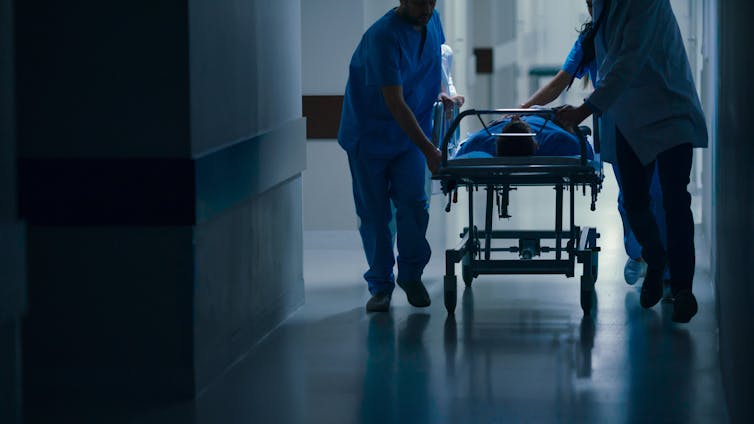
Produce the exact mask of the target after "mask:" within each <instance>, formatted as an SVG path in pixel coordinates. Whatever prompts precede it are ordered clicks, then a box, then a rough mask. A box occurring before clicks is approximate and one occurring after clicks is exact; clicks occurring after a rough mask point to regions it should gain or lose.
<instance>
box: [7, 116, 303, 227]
mask: <svg viewBox="0 0 754 424" xmlns="http://www.w3.org/2000/svg"><path fill="white" fill-rule="evenodd" d="M305 168H306V145H305V124H304V119H303V118H298V119H296V120H293V121H290V122H288V123H286V124H284V125H283V126H281V127H280V128H277V129H275V130H272V131H269V132H267V133H264V134H261V135H258V136H255V137H252V138H250V139H247V140H243V141H240V142H238V143H234V144H232V145H230V146H227V147H225V148H222V149H218V150H215V151H213V152H211V153H208V154H206V155H202V156H199V157H196V158H193V159H189V158H185V159H183V158H43V157H22V158H20V160H19V211H20V215H21V218H22V219H24V220H26V222H27V223H28V224H29V225H53V226H71V225H75V226H103V225H125V226H132V225H139V226H144V225H149V226H159V225H196V224H199V223H202V222H205V221H207V220H210V219H211V218H212V217H213V216H215V215H218V214H220V213H223V212H224V211H225V210H227V209H228V208H231V207H233V206H235V205H237V204H240V203H242V202H244V201H247V200H249V199H251V198H254V197H255V196H257V195H259V194H261V193H263V192H265V191H267V190H269V189H270V188H272V187H274V186H275V185H277V184H279V183H281V182H284V181H286V180H288V179H290V178H291V177H293V176H295V175H297V174H299V173H301V172H302V171H303V170H304V169H305Z"/></svg>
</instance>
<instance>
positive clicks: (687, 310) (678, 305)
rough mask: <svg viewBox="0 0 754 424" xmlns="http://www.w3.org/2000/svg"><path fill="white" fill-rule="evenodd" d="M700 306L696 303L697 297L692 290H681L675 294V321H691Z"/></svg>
mask: <svg viewBox="0 0 754 424" xmlns="http://www.w3.org/2000/svg"><path fill="white" fill-rule="evenodd" d="M698 310H699V306H698V305H697V303H696V297H694V294H693V293H691V291H690V290H681V291H679V292H678V293H677V294H676V295H675V301H674V302H673V317H672V320H673V322H679V323H682V324H685V323H687V322H689V321H691V318H692V317H693V316H694V315H696V312H697V311H698Z"/></svg>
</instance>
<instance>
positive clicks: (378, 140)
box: [338, 0, 445, 312]
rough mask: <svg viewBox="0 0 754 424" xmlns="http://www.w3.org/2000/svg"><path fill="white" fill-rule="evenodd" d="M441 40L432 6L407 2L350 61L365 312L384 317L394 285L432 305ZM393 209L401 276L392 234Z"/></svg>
mask: <svg viewBox="0 0 754 424" xmlns="http://www.w3.org/2000/svg"><path fill="white" fill-rule="evenodd" d="M444 42H445V35H444V33H443V29H442V24H441V23H440V17H439V15H438V13H437V11H435V1H434V0H401V1H400V5H399V6H398V7H397V8H394V9H392V10H390V11H388V12H387V13H386V14H385V15H384V16H383V17H382V18H380V19H379V20H378V21H377V22H375V23H374V24H373V25H372V26H371V27H370V28H369V29H368V30H367V31H366V33H365V34H364V36H363V37H362V39H361V42H360V43H359V45H358V47H357V48H356V51H355V52H354V54H353V57H352V58H351V63H350V67H349V76H348V83H347V86H346V93H345V98H344V100H343V113H342V116H341V121H340V130H339V132H338V142H339V143H340V145H341V146H342V147H343V149H345V151H346V153H347V154H348V162H349V166H350V169H351V177H352V184H353V197H354V203H355V205H356V214H357V215H358V217H359V220H360V225H359V232H360V234H361V240H362V243H363V245H364V252H365V254H366V258H367V263H368V265H369V269H368V270H367V272H366V273H365V274H364V278H365V279H366V281H367V284H368V287H369V292H370V293H371V295H372V297H371V298H370V299H369V301H368V302H367V305H366V308H367V311H370V312H377V311H387V310H389V308H390V300H391V296H392V292H393V288H394V286H395V283H396V282H397V283H398V285H399V286H400V287H401V288H402V289H403V290H404V291H405V292H406V297H407V298H408V301H409V303H411V304H412V305H413V306H416V307H427V306H429V305H430V298H429V294H428V293H427V290H426V288H425V287H424V284H423V283H422V280H421V277H422V273H423V271H424V267H425V266H426V265H427V263H428V262H429V257H430V254H431V252H430V247H429V243H428V242H427V239H426V232H427V225H428V223H429V213H428V210H427V195H426V193H425V189H424V181H425V180H424V175H425V169H426V167H429V169H430V170H431V171H433V172H434V171H436V170H437V168H438V167H439V165H440V160H441V154H440V151H439V150H438V149H437V148H436V147H435V146H434V145H432V143H431V141H430V140H429V138H428V137H427V134H430V126H431V115H432V105H433V104H434V102H435V101H436V100H437V99H438V95H439V94H440V79H441V72H442V69H441V47H440V46H441V45H442V44H443V43H444ZM390 200H392V201H393V203H394V204H395V208H396V226H397V245H398V258H397V262H398V278H397V279H395V277H394V274H393V266H394V265H395V262H396V260H395V258H394V256H393V244H392V240H391V234H390V229H389V226H388V224H389V222H390V220H391V216H392V213H391V210H390Z"/></svg>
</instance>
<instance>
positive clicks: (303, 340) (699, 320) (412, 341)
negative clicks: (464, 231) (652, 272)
mask: <svg viewBox="0 0 754 424" xmlns="http://www.w3.org/2000/svg"><path fill="white" fill-rule="evenodd" d="M608 178H612V177H608ZM609 181H611V180H609ZM541 195H542V196H544V197H549V196H550V194H549V193H544V194H541ZM515 196H516V198H515V199H512V201H518V202H519V203H518V204H517V206H516V208H515V209H514V210H513V212H514V217H515V216H516V215H517V214H519V215H521V214H526V213H527V212H526V211H536V210H539V209H541V208H540V206H539V205H541V204H542V202H544V200H542V199H540V198H539V197H537V196H539V195H538V194H535V195H534V197H533V198H531V199H526V196H524V195H523V193H520V192H519V193H516V194H515ZM614 196H615V193H614V190H613V188H612V185H611V184H609V183H608V184H607V185H606V187H605V191H604V192H603V194H602V199H601V200H600V204H599V208H598V212H596V213H591V212H588V211H586V210H587V209H588V206H587V207H586V208H584V209H585V211H586V212H585V211H579V212H578V213H579V216H578V218H579V219H589V220H590V221H589V222H591V223H593V224H595V226H597V227H598V228H599V230H600V233H601V234H602V238H601V239H600V245H601V246H602V252H601V254H600V275H599V280H598V283H597V286H596V287H597V293H598V307H597V313H596V316H595V317H594V318H583V317H582V312H581V308H580V307H579V284H578V281H579V280H578V277H577V278H571V279H568V278H565V277H562V276H544V277H542V276H513V277H511V276H486V277H480V278H478V279H477V280H475V281H474V283H473V286H472V288H470V289H465V290H464V288H463V283H460V285H459V300H458V301H459V305H458V309H457V311H456V313H455V316H452V315H451V316H448V315H447V313H446V311H445V309H444V306H443V301H442V292H441V286H442V273H443V271H444V262H443V255H442V254H441V252H442V248H443V246H442V245H454V244H455V243H456V239H455V237H457V233H456V232H455V231H452V230H451V231H447V232H446V231H445V228H452V227H454V226H457V225H460V224H459V223H458V222H454V221H453V219H455V218H448V219H447V220H445V221H443V219H437V218H436V217H438V216H442V214H444V212H443V211H442V207H443V206H444V205H439V203H440V202H439V201H434V200H433V201H434V203H435V204H433V210H432V213H433V220H434V221H433V224H432V228H431V230H430V233H431V238H432V244H433V246H434V251H435V252H436V254H435V255H434V257H433V259H432V262H431V263H430V266H429V267H428V268H427V271H426V275H425V278H426V282H427V285H428V287H429V290H430V294H431V295H432V301H433V303H432V306H431V307H429V308H427V309H417V308H414V307H411V306H410V305H409V304H408V303H407V302H406V299H405V295H404V294H403V293H402V292H400V291H399V290H400V289H398V291H396V292H395V295H394V299H393V305H392V309H391V311H390V312H389V313H377V314H367V313H366V312H365V309H364V304H365V302H366V300H367V298H368V294H367V291H366V286H365V284H364V283H363V281H362V280H361V277H360V276H361V273H362V272H363V271H364V267H365V264H364V262H365V261H364V259H363V254H362V252H361V249H360V246H359V245H358V239H357V238H356V234H355V233H350V234H341V237H328V238H327V239H326V240H323V239H322V237H321V236H322V235H321V234H314V233H312V234H308V235H307V243H306V244H307V249H306V252H305V278H306V280H307V292H306V295H307V298H306V304H305V306H303V307H302V308H301V309H300V310H299V311H297V312H296V313H295V314H294V315H292V316H291V317H290V318H289V319H288V320H287V321H285V322H284V323H283V324H282V325H281V326H279V327H278V328H277V329H276V330H275V331H273V332H272V333H270V334H269V335H268V336H267V337H266V338H265V339H264V340H263V341H262V342H261V343H260V344H259V345H258V346H257V347H256V348H255V349H254V350H253V351H251V352H250V353H249V354H248V355H247V357H246V358H244V359H243V360H242V361H241V362H240V363H239V364H238V365H237V367H236V368H235V369H234V370H233V371H232V372H231V373H229V374H227V375H225V376H224V377H222V378H221V379H220V380H219V381H217V383H216V384H214V385H212V386H211V387H210V388H209V389H208V390H206V392H205V393H203V395H202V396H201V397H200V399H199V400H198V401H196V402H194V403H191V404H182V405H172V406H170V407H157V408H153V409H151V410H147V411H141V412H138V413H127V414H124V415H121V416H120V417H118V419H115V418H112V419H111V420H108V421H104V422H121V421H122V422H140V423H141V422H147V423H169V422H171V423H172V422H187V423H202V424H204V423H228V424H230V423H362V422H363V423H391V422H405V423H723V422H727V421H728V419H727V414H726V411H725V405H724V398H723V389H722V385H721V377H720V372H719V365H718V352H717V330H716V323H715V301H714V293H713V288H712V286H711V281H710V276H709V272H708V265H707V263H708V259H707V258H706V257H705V255H700V258H699V260H698V264H699V265H698V269H697V275H696V280H695V283H694V289H695V292H696V295H697V297H698V299H699V304H700V312H699V314H698V315H697V316H696V317H695V318H694V319H693V320H692V321H691V323H690V324H687V325H678V324H673V323H672V322H671V321H670V313H671V312H672V309H671V308H672V305H671V304H669V303H662V304H660V305H657V306H656V307H654V308H652V309H650V310H643V309H642V308H641V307H640V306H639V292H638V289H639V286H640V283H639V284H637V286H628V285H627V284H626V283H625V282H623V273H622V271H623V264H624V262H625V259H626V258H625V254H624V252H623V249H622V245H621V237H622V230H621V227H620V221H619V220H618V217H617V213H616V212H615V211H614V209H615V207H614V199H615V197H614ZM437 199H439V198H437ZM578 199H579V198H577V200H578ZM582 203H586V199H583V202H582ZM545 209H546V208H545ZM456 212H458V210H455V209H454V212H452V213H451V217H452V216H454V215H453V214H454V213H456ZM458 213H459V214H461V215H462V213H461V212H458ZM529 215H535V213H534V212H532V213H529ZM547 222H548V223H549V222H551V221H549V220H548V221H547ZM699 243H700V244H703V241H701V240H700V241H699ZM698 247H700V249H699V250H700V251H703V250H704V249H703V246H701V245H700V246H698ZM438 253H439V254H438ZM579 272H580V269H578V270H577V276H578V275H579Z"/></svg>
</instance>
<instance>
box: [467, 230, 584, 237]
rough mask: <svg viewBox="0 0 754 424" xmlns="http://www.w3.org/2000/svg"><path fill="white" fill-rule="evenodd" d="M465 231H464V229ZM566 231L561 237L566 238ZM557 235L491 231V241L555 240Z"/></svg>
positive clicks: (539, 232) (520, 231)
mask: <svg viewBox="0 0 754 424" xmlns="http://www.w3.org/2000/svg"><path fill="white" fill-rule="evenodd" d="M464 231H465V229H464ZM569 235H570V233H569V232H567V231H561V232H560V236H561V237H568V236H569ZM486 236H487V233H486V232H484V231H480V232H479V237H486ZM557 236H558V234H557V233H556V232H555V231H537V230H494V231H492V238H493V239H519V238H536V239H555V238H557Z"/></svg>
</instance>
